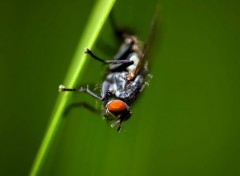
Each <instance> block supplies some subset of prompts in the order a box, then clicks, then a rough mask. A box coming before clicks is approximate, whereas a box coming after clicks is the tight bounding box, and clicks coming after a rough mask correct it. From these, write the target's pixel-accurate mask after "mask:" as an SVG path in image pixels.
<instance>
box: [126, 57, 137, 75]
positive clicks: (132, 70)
mask: <svg viewBox="0 0 240 176" xmlns="http://www.w3.org/2000/svg"><path fill="white" fill-rule="evenodd" d="M129 60H131V61H133V64H132V65H130V66H128V67H127V71H129V72H134V71H135V70H136V69H137V66H138V64H139V62H140V59H139V57H138V55H137V53H133V54H132V55H131V57H130V59H129Z"/></svg>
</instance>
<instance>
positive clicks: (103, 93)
mask: <svg viewBox="0 0 240 176" xmlns="http://www.w3.org/2000/svg"><path fill="white" fill-rule="evenodd" d="M109 86H110V85H109V82H108V81H104V82H103V84H102V90H101V99H102V100H104V99H105V98H106V97H107V93H108V90H109Z"/></svg>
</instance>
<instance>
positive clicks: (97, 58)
mask: <svg viewBox="0 0 240 176" xmlns="http://www.w3.org/2000/svg"><path fill="white" fill-rule="evenodd" d="M84 53H86V54H89V55H90V56H91V57H92V58H93V59H96V60H98V61H100V62H102V63H105V64H129V65H132V64H133V61H130V60H104V59H101V58H99V57H98V56H96V55H95V54H94V53H93V52H92V51H91V50H89V49H88V48H86V49H85V51H84Z"/></svg>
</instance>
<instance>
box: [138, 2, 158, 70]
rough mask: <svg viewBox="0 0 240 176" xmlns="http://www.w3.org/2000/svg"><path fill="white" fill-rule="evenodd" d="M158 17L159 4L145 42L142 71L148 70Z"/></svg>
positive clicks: (140, 67)
mask: <svg viewBox="0 0 240 176" xmlns="http://www.w3.org/2000/svg"><path fill="white" fill-rule="evenodd" d="M158 19H159V6H157V9H156V12H155V14H154V16H153V19H152V22H151V26H150V29H149V32H148V37H147V41H146V42H145V44H144V46H143V52H142V56H141V63H140V66H139V70H140V71H144V70H145V71H147V68H148V61H147V59H148V55H149V53H150V52H149V51H150V49H151V47H150V46H151V45H152V44H153V43H154V39H155V34H156V27H157V22H158Z"/></svg>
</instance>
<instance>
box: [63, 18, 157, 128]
mask: <svg viewBox="0 0 240 176" xmlns="http://www.w3.org/2000/svg"><path fill="white" fill-rule="evenodd" d="M154 24H155V18H154V19H153V24H152V26H151V31H150V37H148V38H152V37H151V36H152V35H151V33H153V27H154ZM112 26H113V28H114V30H115V33H116V34H117V37H119V38H121V39H122V41H123V43H122V45H121V46H120V48H119V51H118V53H117V54H116V55H115V56H114V57H113V59H112V60H104V59H101V58H100V57H98V56H97V55H95V54H94V53H93V51H91V50H90V49H88V48H86V49H85V51H84V53H85V54H88V55H89V56H91V58H93V59H95V60H96V61H99V62H102V63H104V64H106V65H108V68H107V73H106V76H105V78H104V80H103V82H102V85H101V93H100V95H97V94H96V93H94V92H93V91H91V90H90V89H89V87H88V86H86V87H80V88H67V87H65V86H64V85H60V86H59V91H60V92H66V91H73V92H84V93H87V94H89V95H90V96H92V97H93V98H95V99H97V100H99V101H101V102H102V109H103V113H102V114H103V115H104V117H105V119H106V120H107V121H112V124H111V127H114V126H118V127H117V131H118V132H119V131H120V130H121V128H122V124H123V122H124V121H126V120H128V119H129V118H130V117H131V115H132V110H131V107H130V106H131V105H132V103H133V102H134V101H135V100H136V99H137V97H138V95H139V94H140V93H141V92H142V90H143V89H144V87H145V85H146V84H147V79H148V77H149V73H148V61H147V59H146V57H145V53H146V51H147V48H148V43H146V44H145V45H144V46H143V44H142V42H141V41H140V40H139V39H138V38H137V37H136V36H135V35H132V34H130V33H129V32H126V31H121V30H118V29H117V28H116V27H115V25H114V23H112ZM148 42H149V41H148ZM81 105H83V106H84V107H86V108H88V109H90V110H91V111H94V112H98V111H97V110H95V109H94V108H93V107H92V106H90V105H88V104H86V103H81Z"/></svg>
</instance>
